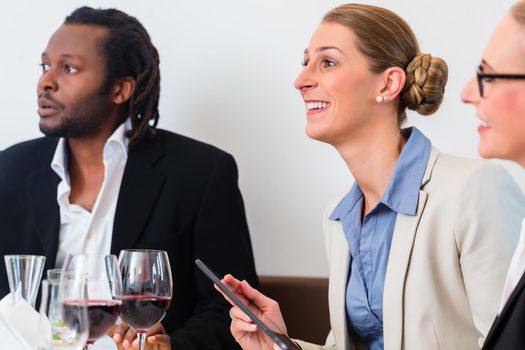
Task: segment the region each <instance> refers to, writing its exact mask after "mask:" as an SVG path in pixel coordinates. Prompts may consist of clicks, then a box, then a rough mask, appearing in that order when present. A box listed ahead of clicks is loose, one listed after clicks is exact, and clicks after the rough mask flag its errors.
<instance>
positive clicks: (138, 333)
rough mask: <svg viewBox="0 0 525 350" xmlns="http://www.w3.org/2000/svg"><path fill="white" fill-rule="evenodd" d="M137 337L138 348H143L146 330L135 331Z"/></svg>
mask: <svg viewBox="0 0 525 350" xmlns="http://www.w3.org/2000/svg"><path fill="white" fill-rule="evenodd" d="M137 336H138V338H139V350H144V348H145V344H146V332H137Z"/></svg>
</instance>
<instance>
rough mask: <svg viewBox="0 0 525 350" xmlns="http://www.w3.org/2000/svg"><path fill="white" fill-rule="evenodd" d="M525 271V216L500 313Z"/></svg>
mask: <svg viewBox="0 0 525 350" xmlns="http://www.w3.org/2000/svg"><path fill="white" fill-rule="evenodd" d="M524 272H525V218H524V219H523V220H522V222H521V233H520V238H519V242H518V246H517V247H516V250H515V251H514V255H513V256H512V260H511V261H510V265H509V270H508V271H507V277H506V278H505V284H504V287H503V294H502V295H501V303H500V306H499V311H498V314H499V313H501V310H503V307H504V306H505V303H506V302H507V300H508V299H509V296H510V295H511V294H512V291H513V290H514V288H516V285H517V284H518V282H519V281H520V279H521V276H522V275H523V273H524Z"/></svg>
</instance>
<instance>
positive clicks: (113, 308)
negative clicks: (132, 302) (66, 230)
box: [64, 255, 122, 350]
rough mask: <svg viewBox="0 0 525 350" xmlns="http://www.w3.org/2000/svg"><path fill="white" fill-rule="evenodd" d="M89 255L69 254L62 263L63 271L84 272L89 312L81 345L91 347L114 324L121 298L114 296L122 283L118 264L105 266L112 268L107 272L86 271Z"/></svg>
mask: <svg viewBox="0 0 525 350" xmlns="http://www.w3.org/2000/svg"><path fill="white" fill-rule="evenodd" d="M89 258H90V257H88V256H87V255H70V256H68V257H67V258H66V261H65V263H64V271H66V272H67V273H71V274H83V275H84V276H86V281H87V296H86V298H85V299H84V301H85V303H86V304H87V309H88V316H89V336H88V339H87V341H86V347H85V349H87V350H89V349H92V346H93V343H95V341H96V340H97V339H98V338H100V337H101V336H103V335H104V334H106V333H107V331H108V330H109V329H110V328H111V326H113V324H115V321H116V320H117V317H118V315H119V312H120V308H121V306H122V302H121V301H120V300H119V299H116V298H115V296H116V295H120V294H121V287H122V284H121V281H122V279H121V277H120V273H119V269H118V267H116V266H115V267H114V268H112V267H111V266H106V270H107V271H109V270H110V269H111V270H112V272H113V273H111V274H104V273H103V271H99V273H96V274H95V273H91V274H90V273H89V272H88V270H89V269H88V267H87V263H88V259H89ZM109 262H111V260H109ZM106 264H108V260H107V259H106Z"/></svg>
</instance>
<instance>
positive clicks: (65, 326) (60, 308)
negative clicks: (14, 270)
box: [40, 271, 89, 350]
mask: <svg viewBox="0 0 525 350" xmlns="http://www.w3.org/2000/svg"><path fill="white" fill-rule="evenodd" d="M86 299H87V286H86V280H85V278H84V276H82V275H71V274H67V275H66V274H59V273H58V271H55V274H54V277H52V276H49V278H48V279H47V280H44V281H42V300H41V305H40V313H41V314H45V315H46V316H47V319H48V320H49V323H47V321H45V323H46V324H44V323H42V325H41V326H40V328H41V330H45V331H46V332H50V333H49V336H48V337H46V347H45V349H55V350H58V349H62V350H79V349H82V348H83V347H84V344H85V342H86V340H87V338H88V333H89V320H88V310H87V304H86V303H85V302H84V300H86ZM41 322H44V321H43V320H41ZM49 326H51V327H50V328H49Z"/></svg>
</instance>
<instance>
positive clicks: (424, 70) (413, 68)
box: [400, 53, 448, 115]
mask: <svg viewBox="0 0 525 350" xmlns="http://www.w3.org/2000/svg"><path fill="white" fill-rule="evenodd" d="M447 79H448V67H447V64H446V63H445V61H444V60H443V59H441V58H440V57H432V55H430V54H425V53H419V54H417V55H416V57H414V59H413V60H412V62H410V63H409V65H408V67H407V68H406V83H405V87H404V89H403V92H402V93H401V102H402V103H403V104H404V106H400V107H407V108H408V109H412V110H415V111H417V112H418V113H419V114H422V115H429V114H432V113H434V112H435V111H436V110H437V109H438V108H439V105H440V104H441V102H442V101H443V94H444V93H445V85H446V83H447Z"/></svg>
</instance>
